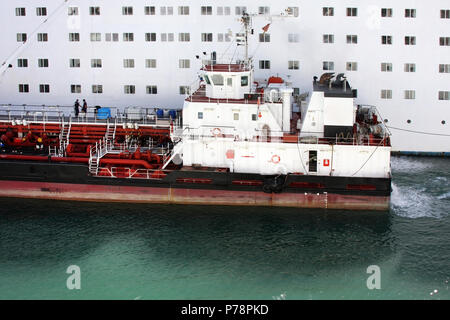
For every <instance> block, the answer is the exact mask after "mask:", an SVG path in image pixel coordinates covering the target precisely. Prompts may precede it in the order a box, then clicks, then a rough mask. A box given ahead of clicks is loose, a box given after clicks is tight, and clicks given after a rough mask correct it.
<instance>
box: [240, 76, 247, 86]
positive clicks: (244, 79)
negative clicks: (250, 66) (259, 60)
mask: <svg viewBox="0 0 450 320" xmlns="http://www.w3.org/2000/svg"><path fill="white" fill-rule="evenodd" d="M246 86H248V76H242V77H241V87H246Z"/></svg>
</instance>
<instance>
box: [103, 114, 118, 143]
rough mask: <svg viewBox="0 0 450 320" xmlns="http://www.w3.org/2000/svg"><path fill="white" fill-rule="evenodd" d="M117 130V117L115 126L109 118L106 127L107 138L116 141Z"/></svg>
mask: <svg viewBox="0 0 450 320" xmlns="http://www.w3.org/2000/svg"><path fill="white" fill-rule="evenodd" d="M116 131H117V118H115V120H114V126H111V123H110V122H109V120H108V126H107V127H106V134H105V138H106V140H108V141H112V142H114V140H115V139H116Z"/></svg>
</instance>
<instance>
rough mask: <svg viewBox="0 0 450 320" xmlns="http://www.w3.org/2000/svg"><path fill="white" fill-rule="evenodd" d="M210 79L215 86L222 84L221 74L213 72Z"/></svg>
mask: <svg viewBox="0 0 450 320" xmlns="http://www.w3.org/2000/svg"><path fill="white" fill-rule="evenodd" d="M211 80H212V82H213V83H214V85H215V86H223V76H222V75H221V74H214V75H213V76H212V77H211Z"/></svg>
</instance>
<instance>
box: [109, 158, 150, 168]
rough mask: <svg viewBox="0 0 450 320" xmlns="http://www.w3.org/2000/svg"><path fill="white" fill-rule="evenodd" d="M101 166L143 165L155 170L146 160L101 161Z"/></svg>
mask: <svg viewBox="0 0 450 320" xmlns="http://www.w3.org/2000/svg"><path fill="white" fill-rule="evenodd" d="M100 164H121V165H141V166H143V167H145V168H146V169H153V166H152V165H150V164H149V163H148V162H147V161H145V160H128V159H100Z"/></svg>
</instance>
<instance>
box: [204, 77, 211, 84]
mask: <svg viewBox="0 0 450 320" xmlns="http://www.w3.org/2000/svg"><path fill="white" fill-rule="evenodd" d="M205 81H206V83H207V84H211V81H209V77H208V76H207V75H205Z"/></svg>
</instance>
